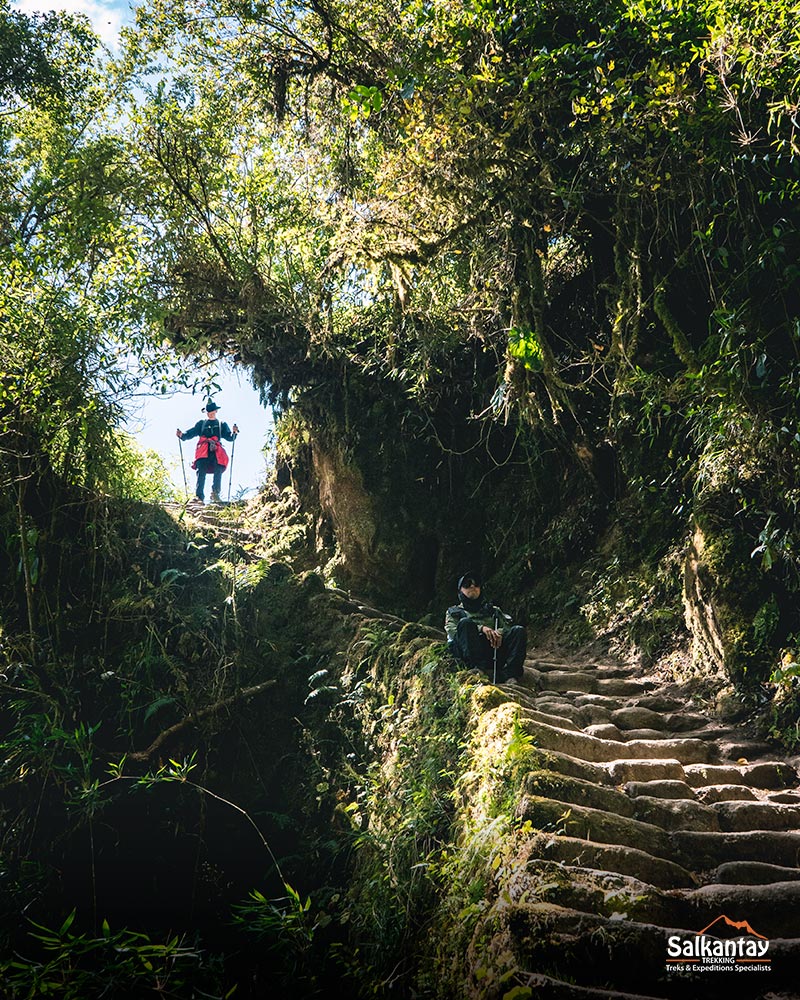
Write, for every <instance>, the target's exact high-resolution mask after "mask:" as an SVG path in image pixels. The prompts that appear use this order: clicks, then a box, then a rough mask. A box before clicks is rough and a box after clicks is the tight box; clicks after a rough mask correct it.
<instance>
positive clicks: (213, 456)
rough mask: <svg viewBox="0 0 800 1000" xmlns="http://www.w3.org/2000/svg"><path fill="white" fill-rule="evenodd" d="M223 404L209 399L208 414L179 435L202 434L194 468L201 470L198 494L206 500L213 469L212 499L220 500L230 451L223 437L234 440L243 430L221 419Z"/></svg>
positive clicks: (196, 435) (177, 432)
mask: <svg viewBox="0 0 800 1000" xmlns="http://www.w3.org/2000/svg"><path fill="white" fill-rule="evenodd" d="M218 409H219V407H218V406H217V404H216V403H215V402H214V400H213V399H209V401H208V402H207V403H206V418H205V420H198V421H197V423H196V424H195V425H194V427H192V429H191V430H188V431H182V430H181V429H180V428H178V430H177V431H176V432H175V433H176V435H177V436H178V437H179V438H180V439H181V440H182V441H185V440H186V439H187V438H193V437H199V439H200V440H199V441H198V442H197V448H196V449H195V453H194V462H192V468H193V469H196V470H197V489H196V490H195V496H196V497H197V499H198V500H200V501H201V502H202V501H203V500H205V488H206V476H207V475H208V474H209V473H211V475H212V476H213V480H212V485H211V502H212V503H219V502H220V490H221V488H222V473H223V472H224V471H225V469H226V468H227V467H228V454H227V452H226V451H225V449H224V448H223V446H222V438H224V439H225V440H226V441H233V440H235V438H236V435H237V434H238V433H239V428H238V427H237V426H236V424H234V425H233V431H231V429H230V427H228V425H227V424H226V423H221V422H220V421H219V420H217V410H218Z"/></svg>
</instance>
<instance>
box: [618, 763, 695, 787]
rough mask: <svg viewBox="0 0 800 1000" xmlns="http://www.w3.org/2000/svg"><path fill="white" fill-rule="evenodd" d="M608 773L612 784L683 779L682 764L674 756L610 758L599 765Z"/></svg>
mask: <svg viewBox="0 0 800 1000" xmlns="http://www.w3.org/2000/svg"><path fill="white" fill-rule="evenodd" d="M600 766H601V767H603V768H604V769H605V771H606V773H607V774H608V777H609V780H610V781H611V782H612V784H615V785H623V784H625V782H627V781H684V779H685V773H684V769H683V765H682V764H681V762H680V761H679V760H675V758H674V757H662V758H658V759H655V760H654V759H652V758H647V759H638V760H637V759H636V758H630V759H629V760H612V761H608V762H607V763H605V764H602V765H600Z"/></svg>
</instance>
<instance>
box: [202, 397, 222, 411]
mask: <svg viewBox="0 0 800 1000" xmlns="http://www.w3.org/2000/svg"><path fill="white" fill-rule="evenodd" d="M218 409H219V407H218V406H217V404H216V403H215V402H214V400H213V399H209V401H208V402H207V403H206V405H205V410H206V413H208V411H209V410H218Z"/></svg>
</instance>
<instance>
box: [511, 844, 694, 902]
mask: <svg viewBox="0 0 800 1000" xmlns="http://www.w3.org/2000/svg"><path fill="white" fill-rule="evenodd" d="M522 853H523V856H524V855H526V854H527V856H529V857H532V858H535V859H541V858H545V859H550V860H552V861H558V862H560V863H562V864H565V865H579V866H582V867H587V868H595V869H601V870H603V871H607V872H618V873H619V874H620V875H632V876H634V877H635V878H638V879H640V880H641V881H642V882H646V883H647V884H649V885H653V886H658V887H659V888H662V889H680V888H686V887H693V886H695V885H697V878H696V877H695V876H694V875H693V874H692V873H691V872H690V871H689V870H688V869H686V868H683V867H682V866H681V865H678V864H676V863H675V862H674V861H671V860H669V859H667V858H659V857H656V856H655V855H653V854H648V853H647V851H643V850H642V849H641V848H639V847H626V846H625V845H623V844H600V843H597V842H595V841H587V840H581V839H580V838H578V837H569V836H565V835H563V834H556V835H554V834H550V833H541V834H537V835H536V836H535V837H533V838H531V840H529V841H528V842H527V843H526V845H525V847H524V848H523V852H522Z"/></svg>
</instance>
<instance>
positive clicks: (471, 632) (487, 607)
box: [444, 573, 526, 684]
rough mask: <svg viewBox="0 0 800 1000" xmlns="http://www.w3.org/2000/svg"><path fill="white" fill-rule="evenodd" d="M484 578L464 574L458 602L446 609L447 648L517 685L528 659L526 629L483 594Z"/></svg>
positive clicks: (459, 656)
mask: <svg viewBox="0 0 800 1000" xmlns="http://www.w3.org/2000/svg"><path fill="white" fill-rule="evenodd" d="M481 591H482V586H481V579H480V577H479V576H478V575H477V574H476V573H465V574H464V575H463V576H462V577H461V579H460V580H459V581H458V600H459V603H458V604H456V605H454V606H453V607H452V608H448V609H447V614H446V615H445V620H444V627H445V631H446V632H447V648H448V649H449V651H450V652H451V653H452V654H453V656H455V657H456V658H457V659H459V660H463V661H464V662H465V663H467V664H468V665H469V666H470V667H477V668H478V669H479V670H483V671H485V672H486V673H488V675H489V677H490V679H492V680H493V681H499V682H500V683H506V684H518V683H519V681H520V679H521V677H522V672H523V671H522V664H523V662H524V660H525V644H526V638H525V629H524V628H523V627H522V626H521V625H512V624H511V618H510V617H509V616H508V615H504V614H503V612H502V611H501V610H500V608H496V607H495V606H494V605H492V604H489V602H488V601H487V600H485V598H484V597H483V595H482V593H481Z"/></svg>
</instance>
